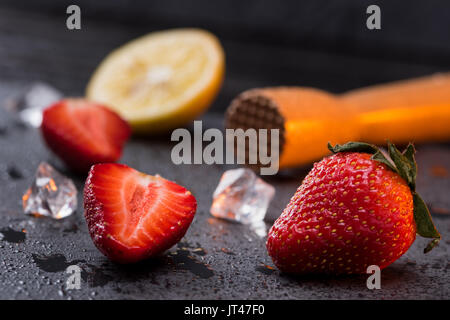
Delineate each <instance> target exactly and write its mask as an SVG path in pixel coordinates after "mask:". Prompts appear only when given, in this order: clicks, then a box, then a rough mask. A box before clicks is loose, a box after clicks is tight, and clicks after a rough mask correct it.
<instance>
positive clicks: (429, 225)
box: [413, 192, 441, 253]
mask: <svg viewBox="0 0 450 320" xmlns="http://www.w3.org/2000/svg"><path fill="white" fill-rule="evenodd" d="M413 201H414V221H415V222H416V228H417V233H418V234H419V235H421V236H422V237H425V238H433V240H432V241H431V242H430V243H429V244H428V245H427V247H426V248H425V250H424V253H427V252H429V251H430V250H432V249H433V248H434V247H435V246H436V245H437V244H438V243H439V240H440V239H441V235H440V234H439V232H438V231H437V229H436V227H435V226H434V223H433V220H432V219H431V214H430V211H429V210H428V208H427V205H426V204H425V202H424V201H423V200H422V198H421V197H420V196H419V195H418V194H417V193H416V192H413Z"/></svg>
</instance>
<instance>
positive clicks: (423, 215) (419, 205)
mask: <svg viewBox="0 0 450 320" xmlns="http://www.w3.org/2000/svg"><path fill="white" fill-rule="evenodd" d="M328 149H329V150H330V151H331V152H333V153H339V152H362V153H369V154H372V157H371V159H372V160H375V161H378V162H381V163H383V164H385V165H386V166H387V167H388V168H389V169H391V170H392V171H394V172H396V173H397V174H398V175H400V177H402V178H403V179H404V180H405V181H406V183H407V184H408V186H409V188H410V189H411V194H412V196H413V203H414V221H415V222H416V227H417V233H418V234H419V235H421V236H422V237H425V238H432V239H433V240H432V241H431V242H430V243H429V244H428V245H427V247H426V248H425V249H424V253H427V252H429V251H431V250H432V249H433V248H434V247H435V246H436V245H437V244H438V243H439V241H440V239H441V235H440V234H439V232H438V231H437V229H436V227H435V225H434V224H433V220H432V218H431V214H430V211H429V210H428V208H427V205H426V204H425V202H424V201H423V199H422V198H421V197H420V196H419V194H418V193H417V192H416V177H417V164H416V160H415V158H414V154H415V152H416V150H415V149H414V146H413V145H412V144H409V145H408V147H407V148H406V149H405V151H403V152H400V151H399V150H398V149H397V148H396V147H395V145H393V144H392V143H390V142H389V141H388V154H389V157H387V156H386V155H385V154H384V153H383V152H382V151H381V150H380V149H379V148H378V147H377V146H374V145H372V144H369V143H364V142H348V143H346V144H343V145H339V144H336V145H335V146H334V147H333V146H332V145H331V144H330V143H328Z"/></svg>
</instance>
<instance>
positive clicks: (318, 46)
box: [0, 0, 450, 299]
mask: <svg viewBox="0 0 450 320" xmlns="http://www.w3.org/2000/svg"><path fill="white" fill-rule="evenodd" d="M441 2H443V0H442V1H441ZM8 3H12V4H13V5H11V6H8V5H7V4H8ZM35 3H36V4H35ZM43 3H44V4H47V5H41V4H39V3H38V2H37V1H36V2H33V4H35V5H34V6H31V4H29V3H27V4H26V5H24V4H21V3H20V1H5V2H4V3H3V2H2V4H1V5H0V233H1V235H0V239H1V240H0V299H15V298H17V299H205V298H210V299H448V298H449V297H450V287H449V283H450V273H449V266H450V263H449V256H450V254H449V247H450V214H449V212H450V199H449V196H448V195H449V191H450V174H449V172H450V146H449V145H448V144H440V145H437V144H433V145H423V146H418V154H417V157H418V164H419V177H418V181H417V183H418V191H419V192H420V193H421V194H422V196H423V198H424V199H425V201H426V202H427V203H428V204H429V205H430V206H431V207H432V210H433V213H434V220H435V222H436V224H437V227H438V229H439V230H440V232H441V233H442V236H443V240H442V242H441V244H440V246H439V247H438V248H436V249H435V250H433V251H432V252H431V253H429V254H428V255H426V256H425V255H423V254H422V249H423V247H424V245H425V243H426V240H423V239H418V240H416V242H415V243H414V244H413V246H412V247H411V249H410V250H409V251H408V252H407V253H406V254H405V255H404V256H403V257H402V258H401V259H399V260H398V261H396V262H395V263H394V264H393V265H391V266H390V267H389V268H387V269H385V270H384V271H383V272H382V289H381V290H378V291H370V290H368V289H367V288H366V277H361V276H357V277H340V278H330V277H325V278H324V277H303V278H295V277H289V276H286V275H282V274H280V273H279V272H278V271H277V270H276V269H274V268H273V264H272V262H271V260H270V258H269V257H268V256H267V253H266V250H265V239H261V238H259V237H257V236H256V235H255V234H254V233H253V232H252V231H250V230H249V229H248V228H247V227H245V226H242V225H239V224H232V223H228V222H224V221H221V220H217V219H214V218H212V217H211V216H210V215H209V207H210V204H211V194H212V192H213V190H214V188H215V186H216V185H217V182H218V180H219V178H220V176H221V174H222V172H223V171H224V170H225V169H227V168H226V167H223V166H218V165H212V166H206V165H205V166H200V165H192V166H175V165H173V164H172V162H171V161H170V147H171V146H170V144H169V143H168V140H169V139H168V138H167V137H159V138H149V139H143V138H141V139H137V138H135V139H133V140H132V141H131V142H130V143H129V144H128V145H127V146H126V149H125V152H124V156H123V158H122V159H121V162H123V163H126V164H128V165H130V166H132V167H135V168H136V169H138V170H141V171H143V172H148V173H159V174H161V175H162V176H164V177H166V178H168V179H171V180H175V181H176V182H178V183H180V184H182V185H184V186H186V187H188V188H189V189H190V190H191V191H192V192H193V193H194V195H195V196H196V198H197V200H198V211H197V214H196V217H195V219H194V222H193V224H192V226H191V228H190V229H189V231H188V233H187V234H186V236H185V238H184V239H183V240H182V241H181V242H180V243H179V244H178V246H175V247H174V248H172V249H171V250H169V251H168V252H167V253H166V254H164V255H162V256H161V257H159V258H157V259H153V260H148V261H145V262H142V263H139V264H136V265H133V266H120V265H116V264H113V263H111V262H109V261H108V260H107V259H106V258H105V257H104V256H103V255H102V254H101V253H100V252H99V251H98V250H97V249H96V248H95V247H94V245H93V244H92V241H91V239H90V237H89V235H88V232H87V228H86V225H85V222H84V219H83V216H82V214H83V212H82V209H81V208H82V201H81V194H79V196H80V199H79V209H78V211H77V212H76V213H75V214H74V215H72V216H71V217H68V218H66V219H64V220H61V221H54V220H50V219H45V218H44V219H38V218H33V217H29V216H25V215H23V213H22V206H21V196H22V194H23V193H24V192H25V190H26V189H27V187H28V185H29V184H30V182H31V180H32V177H33V174H34V171H35V169H36V167H37V166H38V164H39V162H41V161H48V162H50V163H51V164H52V165H54V166H55V167H56V168H58V169H59V170H61V171H63V172H64V173H65V174H69V175H70V173H68V172H66V171H65V170H64V167H63V166H62V165H61V163H59V162H58V161H57V160H55V158H54V157H53V156H52V154H51V153H50V152H49V151H48V150H47V149H46V148H45V147H44V145H43V143H42V141H41V139H40V136H39V134H38V131H36V130H34V129H30V128H26V127H25V126H23V125H21V124H20V123H19V122H18V121H17V119H16V118H15V117H14V116H13V115H11V114H9V113H7V112H6V111H4V108H3V104H2V102H1V101H4V99H5V98H7V97H11V96H13V95H14V94H15V93H17V91H18V90H19V89H20V88H23V87H24V85H27V84H29V83H30V82H33V81H39V80H40V81H46V82H49V83H50V84H52V85H54V86H56V87H57V88H59V89H61V90H63V91H64V93H65V94H67V95H82V94H83V90H84V86H85V85H86V81H87V80H88V79H89V76H90V74H91V72H92V71H93V70H94V68H95V66H96V65H97V64H98V63H99V62H100V61H101V59H102V58H103V57H104V55H105V54H107V53H108V52H109V51H110V50H111V49H113V48H114V47H116V46H118V45H120V44H122V43H123V42H125V41H127V40H129V39H132V38H134V37H136V36H139V35H142V34H145V33H146V32H149V31H152V30H157V29H164V28H168V27H174V26H176V27H179V26H198V27H206V28H208V29H210V30H212V31H213V32H215V33H216V34H218V35H219V36H220V38H221V40H222V42H223V45H224V47H225V50H226V52H227V75H226V79H225V83H224V87H223V89H222V91H221V93H220V94H219V97H218V99H217V100H216V102H215V103H214V105H213V106H212V108H211V110H212V111H213V112H216V113H209V114H208V115H207V116H205V117H204V118H203V119H204V120H205V123H204V128H205V127H207V126H210V127H219V128H221V127H222V112H223V110H224V109H225V107H226V106H227V105H228V103H229V102H230V100H231V99H232V98H233V97H234V96H235V95H236V94H238V93H239V92H241V91H243V90H245V89H248V88H252V87H255V86H267V85H278V84H284V85H294V84H296V85H307V86H316V87H320V88H323V89H327V90H330V91H332V92H342V91H345V90H349V89H352V88H355V87H359V86H362V85H368V84H372V83H377V82H383V81H389V80H395V79H401V78H407V77H413V76H419V75H423V74H428V73H432V72H437V71H446V70H448V69H449V67H450V64H449V60H448V54H447V53H448V52H449V46H448V44H449V42H448V41H445V39H447V38H448V34H447V35H445V34H442V33H440V32H441V31H442V30H448V28H446V27H445V26H446V25H447V23H448V20H445V19H443V18H439V17H445V14H446V12H448V9H445V8H443V7H442V6H438V5H435V6H433V5H431V3H430V4H428V2H427V4H426V5H425V2H424V4H423V8H422V7H418V8H417V12H416V13H417V17H418V14H419V13H420V15H421V16H420V17H422V14H423V13H424V12H428V13H429V14H431V8H432V7H433V8H439V10H438V15H437V17H436V18H434V19H431V18H430V19H424V20H420V19H418V18H417V17H416V14H415V13H414V11H411V12H408V13H406V12H405V11H404V10H403V6H402V5H400V4H395V5H394V4H393V5H392V7H390V8H391V9H387V10H386V11H385V13H386V14H385V15H384V16H383V17H384V18H383V19H385V20H384V21H385V23H386V24H385V26H386V31H385V32H384V31H383V32H384V33H383V32H377V33H368V32H367V30H365V29H364V21H363V18H364V15H359V13H360V12H364V5H365V4H366V3H368V2H367V1H366V2H364V3H363V2H360V1H358V2H357V3H358V4H351V5H350V2H349V1H345V5H342V4H341V3H339V5H338V4H336V5H333V6H331V5H330V6H329V7H327V8H328V9H326V8H324V5H323V3H319V2H318V3H317V4H316V3H315V2H314V5H313V4H312V2H308V3H306V2H304V3H302V4H301V5H299V7H295V4H300V2H298V1H290V2H289V3H290V4H291V5H293V6H294V8H291V9H289V8H288V7H285V2H283V6H281V5H276V4H273V5H272V6H274V8H275V9H273V10H271V9H270V8H269V9H268V8H264V7H260V6H259V2H256V1H251V2H250V1H249V2H248V3H247V2H246V4H244V3H242V4H241V5H239V6H237V7H230V9H229V10H228V9H226V8H225V7H226V6H224V5H223V4H222V5H219V6H218V7H215V6H214V8H212V7H210V6H209V7H208V5H207V3H206V1H202V4H201V5H199V6H201V7H202V8H200V9H201V10H199V8H195V6H192V7H191V5H189V8H187V7H186V6H187V5H184V6H181V5H180V4H181V1H169V2H167V3H168V4H167V5H164V6H161V7H158V8H156V7H155V8H153V7H148V8H147V9H146V10H140V9H139V7H136V8H137V9H136V8H135V9H134V10H131V13H130V14H129V15H128V16H126V15H125V14H124V10H122V8H121V7H120V5H125V6H127V5H128V1H118V2H114V3H119V5H117V6H115V5H114V6H113V7H111V8H109V9H108V6H107V5H105V6H101V7H98V8H97V9H96V8H94V7H93V6H90V5H87V1H81V3H82V7H83V8H85V9H86V10H85V11H84V13H83V14H85V20H84V25H83V30H82V31H80V32H68V31H67V30H66V29H65V28H64V15H63V14H61V10H62V12H63V13H64V10H65V7H64V5H63V4H62V2H61V4H60V3H58V5H55V6H53V7H52V6H51V5H50V1H43ZM51 3H52V4H55V3H56V2H54V1H52V2H51ZM108 3H111V4H112V3H113V2H108ZM139 3H140V5H141V6H145V7H146V6H147V3H148V2H144V1H141V2H139ZM184 3H185V2H183V4H184ZM274 3H275V2H274ZM286 3H287V2H286ZM342 3H344V2H342ZM354 3H356V2H354ZM111 6H112V5H111ZM170 6H173V7H174V8H177V9H176V10H175V11H173V10H174V9H173V8H170ZM341 6H342V7H341ZM49 8H50V9H49ZM102 8H103V9H102ZM346 8H347V9H348V10H347V11H345V10H344V9H346ZM424 8H425V9H426V10H425V9H424ZM47 9H48V10H47ZM322 9H323V10H322ZM341 9H342V11H339V10H341ZM236 12H238V13H239V14H238V15H236ZM272 12H274V16H276V17H275V18H273V19H272V18H271V16H270V14H271V13H272ZM291 13H292V14H295V18H292V16H291ZM219 16H220V17H219ZM97 17H99V18H97ZM330 17H333V18H332V19H330ZM355 17H357V18H355ZM139 18H140V20H139ZM308 19H309V20H308ZM139 21H140V22H139ZM280 21H281V22H282V23H280ZM408 21H414V22H413V23H412V24H411V25H408ZM285 22H286V24H285ZM411 28H414V29H411ZM236 30H238V31H236ZM393 30H394V31H396V32H394V31H393ZM291 31H292V32H291ZM430 35H432V36H430ZM380 48H381V49H380ZM307 170H308V168H304V169H299V170H296V171H294V172H289V173H283V174H281V175H279V176H277V177H273V178H269V179H266V180H267V181H268V182H270V183H272V184H274V185H275V187H276V192H277V195H276V197H275V200H274V201H273V203H272V204H271V207H270V209H269V212H268V216H269V217H268V223H267V225H268V226H269V225H270V224H271V222H272V221H273V219H275V218H276V217H277V216H278V215H279V214H280V213H281V210H282V209H283V208H284V206H285V205H286V203H287V202H288V201H289V198H290V197H291V195H292V194H293V193H294V191H295V189H296V188H297V186H298V185H299V184H300V182H301V180H302V178H303V176H304V175H305V173H306V172H307ZM71 177H72V178H73V179H74V180H75V183H76V185H77V188H78V189H79V190H80V191H81V188H82V186H83V182H84V177H77V176H73V175H72V176H71ZM73 264H76V265H78V266H79V267H81V268H82V282H81V289H80V290H66V289H65V281H66V280H67V277H68V274H66V273H65V270H66V268H67V267H68V266H69V265H73Z"/></svg>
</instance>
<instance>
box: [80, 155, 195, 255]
mask: <svg viewBox="0 0 450 320" xmlns="http://www.w3.org/2000/svg"><path fill="white" fill-rule="evenodd" d="M196 208H197V202H196V200H195V198H194V196H193V195H192V194H191V193H190V192H189V191H188V190H186V189H185V188H183V187H182V186H179V185H177V184H176V183H174V182H171V181H168V180H166V179H164V178H162V177H160V176H158V175H157V176H150V175H146V174H144V173H141V172H139V171H136V170H134V169H133V168H130V167H128V166H126V165H123V164H116V163H106V164H97V165H94V166H92V168H91V170H90V172H89V176H88V178H87V180H86V184H85V186H84V209H85V212H84V215H85V218H86V221H87V225H88V229H89V233H90V234H91V238H92V240H93V241H94V244H95V245H96V246H97V248H98V249H99V250H100V251H101V252H102V253H103V254H104V255H106V256H107V257H108V258H109V259H111V260H113V261H117V262H120V263H132V262H137V261H139V260H143V259H146V258H149V257H153V256H155V255H158V254H159V253H161V252H163V251H165V250H167V249H169V248H170V247H171V246H173V245H174V244H176V243H177V242H178V241H180V239H181V238H182V237H183V236H184V234H185V233H186V231H187V229H188V228H189V225H190V224H191V222H192V219H193V218H194V214H195V210H196Z"/></svg>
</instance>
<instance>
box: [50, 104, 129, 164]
mask: <svg viewBox="0 0 450 320" xmlns="http://www.w3.org/2000/svg"><path fill="white" fill-rule="evenodd" d="M41 131H42V135H43V138H44V140H45V142H46V143H47V145H48V146H49V148H50V149H51V150H52V151H53V152H54V153H55V154H56V155H58V156H59V157H60V158H61V159H62V160H63V161H64V162H65V163H66V164H67V165H68V166H69V167H70V168H72V169H73V170H75V171H77V172H80V173H85V172H87V171H88V170H89V168H90V167H91V166H92V165H93V164H96V163H101V162H115V161H117V160H118V159H119V158H120V156H121V153H122V147H123V145H124V144H125V142H126V141H127V140H128V138H129V137H130V134H131V129H130V127H129V126H128V124H127V123H126V122H125V121H124V120H122V119H121V118H120V117H119V115H117V114H116V113H115V112H113V111H111V110H110V109H108V108H106V107H104V106H102V105H99V104H96V103H93V102H90V101H87V100H84V99H65V100H61V101H59V102H57V103H55V104H54V105H52V106H50V107H49V108H47V109H45V111H44V114H43V120H42V126H41Z"/></svg>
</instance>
